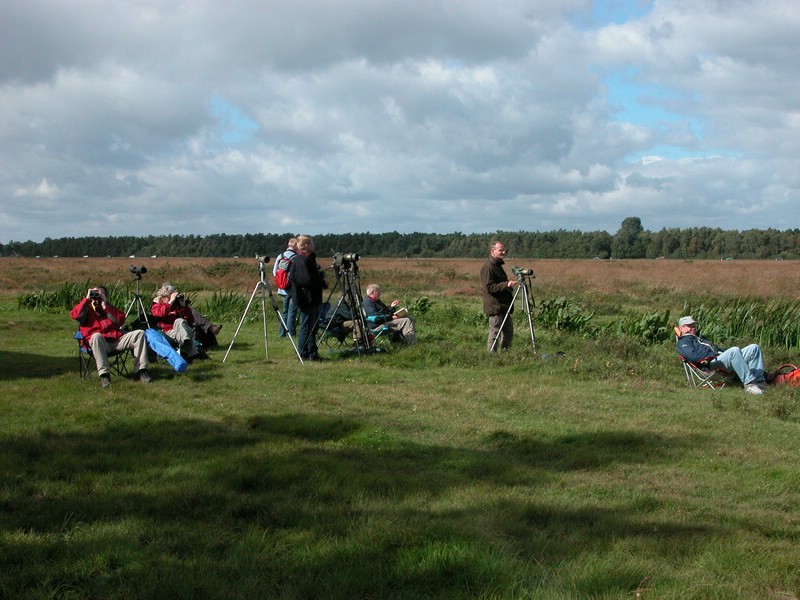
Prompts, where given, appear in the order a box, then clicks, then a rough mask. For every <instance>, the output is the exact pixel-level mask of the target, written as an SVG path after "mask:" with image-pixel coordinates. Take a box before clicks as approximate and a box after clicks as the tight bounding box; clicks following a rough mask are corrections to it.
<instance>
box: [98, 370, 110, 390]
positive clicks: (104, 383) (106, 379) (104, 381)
mask: <svg viewBox="0 0 800 600" xmlns="http://www.w3.org/2000/svg"><path fill="white" fill-rule="evenodd" d="M100 387H101V388H103V389H106V388H107V387H111V375H109V374H108V373H103V374H102V375H100Z"/></svg>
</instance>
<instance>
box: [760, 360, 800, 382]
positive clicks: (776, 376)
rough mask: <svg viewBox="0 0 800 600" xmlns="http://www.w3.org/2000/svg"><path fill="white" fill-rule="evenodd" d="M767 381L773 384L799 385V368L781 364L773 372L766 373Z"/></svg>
mask: <svg viewBox="0 0 800 600" xmlns="http://www.w3.org/2000/svg"><path fill="white" fill-rule="evenodd" d="M767 383H771V384H773V385H790V386H792V387H794V386H797V385H800V369H798V368H797V367H795V366H794V365H790V364H786V365H781V366H780V367H778V369H777V370H776V371H775V372H774V373H770V374H769V375H767Z"/></svg>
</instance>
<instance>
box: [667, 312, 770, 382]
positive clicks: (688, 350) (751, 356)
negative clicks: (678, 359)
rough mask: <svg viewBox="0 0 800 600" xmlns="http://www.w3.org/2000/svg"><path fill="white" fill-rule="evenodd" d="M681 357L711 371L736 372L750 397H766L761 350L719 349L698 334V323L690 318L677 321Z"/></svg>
mask: <svg viewBox="0 0 800 600" xmlns="http://www.w3.org/2000/svg"><path fill="white" fill-rule="evenodd" d="M678 329H679V332H680V335H679V336H678V354H680V355H681V356H682V357H683V358H685V359H686V360H687V361H689V362H691V363H695V364H697V363H704V364H707V365H708V366H709V367H710V368H712V369H723V370H725V371H733V372H734V373H736V375H737V377H739V379H740V380H741V382H742V384H744V391H745V392H747V393H748V394H763V393H764V359H763V358H762V355H761V347H760V346H759V345H758V344H750V345H749V346H745V347H744V348H739V347H738V346H733V347H732V348H728V349H727V350H725V349H723V348H720V347H719V346H717V345H716V344H714V343H713V342H711V341H710V340H708V339H706V338H704V337H703V336H701V335H699V334H698V333H697V322H696V321H695V320H694V318H692V317H690V316H687V317H681V318H680V319H678Z"/></svg>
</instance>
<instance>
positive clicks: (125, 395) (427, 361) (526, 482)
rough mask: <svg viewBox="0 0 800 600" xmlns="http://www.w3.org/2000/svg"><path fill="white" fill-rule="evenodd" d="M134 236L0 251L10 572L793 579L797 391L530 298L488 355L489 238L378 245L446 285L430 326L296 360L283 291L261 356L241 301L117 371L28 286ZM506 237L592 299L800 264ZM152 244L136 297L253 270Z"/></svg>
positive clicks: (86, 580)
mask: <svg viewBox="0 0 800 600" xmlns="http://www.w3.org/2000/svg"><path fill="white" fill-rule="evenodd" d="M131 262H134V260H133V259H69V260H67V259H40V260H34V259H7V260H6V259H4V260H0V284H1V285H2V289H3V292H2V293H0V317H2V318H0V386H1V387H0V389H2V398H3V399H2V401H1V402H0V447H1V448H2V450H1V451H0V457H1V458H0V597H8V598H37V599H39V598H364V599H366V598H370V599H372V598H374V599H377V598H409V599H411V598H414V599H416V598H544V599H550V598H552V599H564V598H772V599H791V598H798V597H800V517H798V513H797V507H798V505H800V467H799V466H798V464H797V456H798V450H800V436H798V428H799V427H800V409H799V408H798V398H799V395H798V392H796V391H795V390H793V389H773V390H770V391H769V392H768V394H767V395H765V396H764V397H754V396H746V395H745V394H743V392H742V391H741V389H737V388H726V389H723V390H719V391H710V390H709V391H704V390H695V389H690V388H688V387H686V385H685V382H684V379H683V373H682V370H681V367H680V364H679V363H678V361H677V359H676V356H675V352H674V348H673V344H672V343H671V341H670V340H669V339H668V338H667V339H665V340H663V342H661V343H656V344H651V343H644V342H642V341H640V340H637V339H633V338H629V337H626V336H614V337H606V338H599V339H598V338H596V337H585V336H582V335H576V334H570V333H567V332H562V331H557V330H554V329H548V328H545V327H542V328H537V331H536V335H537V341H538V343H539V348H540V356H538V357H537V356H536V355H535V354H534V353H533V351H532V349H531V348H530V344H529V343H526V338H525V334H526V331H525V328H524V326H523V324H522V322H521V320H520V319H518V321H517V334H518V337H517V339H516V341H515V348H514V349H513V350H512V351H511V352H508V353H505V354H502V355H499V356H489V355H487V353H486V351H485V323H484V321H483V320H482V318H481V317H480V304H479V301H478V298H477V285H476V278H477V272H478V269H479V268H480V261H467V260H465V261H449V260H439V261H435V260H427V261H426V260H413V261H411V260H409V261H403V260H377V259H367V258H364V259H362V260H361V261H360V265H361V270H362V283H363V284H366V283H369V282H371V281H377V282H379V283H381V284H382V287H383V288H384V291H385V296H387V297H388V298H393V297H395V296H397V297H400V298H402V299H403V300H405V301H408V302H412V301H414V300H415V299H418V298H420V297H427V298H429V299H430V301H431V307H430V310H429V311H428V312H426V313H424V314H423V315H420V316H419V318H418V329H419V337H420V344H419V345H417V346H415V347H412V348H399V349H392V350H391V351H390V352H389V353H386V354H380V355H374V356H369V357H364V358H361V359H360V360H359V359H358V358H354V357H350V356H345V355H341V354H337V353H331V354H329V355H328V356H329V360H326V361H324V362H322V363H314V364H306V365H300V364H299V362H298V361H297V359H296V357H294V355H293V353H292V350H291V347H290V345H289V344H288V341H286V340H279V339H277V336H276V335H275V333H276V329H277V324H276V320H275V318H274V315H272V314H268V317H267V318H268V325H269V332H268V340H267V341H268V352H269V358H268V359H265V356H264V339H263V333H262V330H261V324H260V322H259V321H258V320H256V321H253V322H248V323H245V325H244V326H243V327H242V330H241V332H240V334H239V336H238V338H237V340H236V343H235V345H234V347H233V349H232V351H231V354H230V356H229V358H228V360H227V361H226V362H225V363H223V362H222V356H223V354H224V351H225V350H226V348H227V344H228V343H229V342H230V340H231V335H232V333H233V330H234V328H235V325H236V323H235V322H231V321H226V322H225V323H224V327H223V331H222V334H221V336H220V341H221V343H222V344H223V346H222V347H221V348H218V349H215V350H212V351H211V355H212V360H211V361H205V362H202V363H196V364H194V365H192V366H191V367H190V369H189V371H188V372H187V373H186V374H183V375H180V374H177V373H175V372H173V371H171V370H170V369H169V368H167V367H165V366H163V365H159V366H155V367H154V368H153V370H152V371H153V375H154V378H155V381H154V382H153V384H151V385H149V386H144V385H141V384H138V383H135V382H133V381H127V380H123V379H120V378H115V380H114V383H113V385H112V387H111V388H110V389H109V390H106V391H102V390H100V389H99V386H98V385H97V382H96V381H95V380H93V379H92V380H81V379H80V378H79V377H78V374H77V358H76V353H75V347H74V342H73V340H72V338H71V335H72V333H73V331H74V322H72V321H71V320H70V319H69V317H68V315H66V314H65V313H53V312H39V311H30V310H20V309H19V308H18V307H17V303H16V297H17V295H18V294H20V293H22V292H26V291H31V290H34V289H40V288H42V289H49V288H56V287H58V286H59V285H62V284H64V283H68V282H85V281H90V280H91V281H92V282H95V283H106V284H113V283H115V282H118V281H122V282H124V283H126V284H127V283H128V282H129V281H130V274H129V273H128V272H127V267H128V265H129V264H130V263H131ZM508 262H509V264H520V265H521V266H530V267H532V268H533V269H534V270H535V271H536V275H537V277H536V280H535V285H534V291H535V296H536V298H537V300H540V301H542V300H546V299H549V298H553V297H556V296H567V297H569V298H571V299H572V300H573V301H574V302H576V303H580V304H582V305H584V306H585V307H586V308H587V310H596V311H597V314H598V318H599V319H610V318H613V317H614V316H615V315H619V314H638V313H640V312H641V311H653V310H670V311H671V312H672V314H673V315H674V316H678V313H679V311H680V310H681V308H682V307H683V304H684V302H686V301H687V300H688V301H691V303H695V304H699V303H710V302H714V301H716V299H729V298H738V297H756V298H776V299H785V300H797V289H798V283H800V272H799V271H798V268H797V263H793V262H789V261H784V262H756V261H752V262H745V261H719V262H703V261H695V262H676V261H531V260H522V259H520V260H515V259H509V261H508ZM135 264H137V265H138V264H145V265H147V268H148V269H149V272H148V273H147V274H146V275H145V278H144V280H143V295H144V296H145V298H149V296H150V294H151V292H152V291H153V290H154V289H155V288H156V287H158V285H160V284H161V283H162V282H163V281H166V280H170V281H173V282H176V283H178V284H179V285H180V286H181V287H182V288H183V289H186V290H193V291H194V293H196V294H198V295H200V296H203V295H208V294H210V293H212V292H213V291H215V290H219V289H230V290H235V291H237V292H240V293H242V294H247V295H249V293H250V292H251V291H252V287H253V285H254V284H255V282H256V281H257V280H258V270H257V264H256V263H255V262H254V261H253V260H233V259H231V260H210V259H200V260H195V259H142V260H139V259H137V260H136V261H135ZM76 301H77V298H76ZM742 341H743V342H747V341H749V340H742ZM765 351H766V354H767V358H768V360H769V361H770V364H772V365H773V366H777V364H775V362H776V361H779V362H783V361H784V360H787V359H790V358H792V352H791V351H789V350H786V349H777V348H775V349H773V348H766V349H765ZM557 352H563V356H561V355H556V353H557ZM795 360H797V359H795Z"/></svg>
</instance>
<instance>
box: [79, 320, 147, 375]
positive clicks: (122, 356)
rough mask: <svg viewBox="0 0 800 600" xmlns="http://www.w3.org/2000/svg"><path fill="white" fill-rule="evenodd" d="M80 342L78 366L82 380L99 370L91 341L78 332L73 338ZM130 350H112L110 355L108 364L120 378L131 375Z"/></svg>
mask: <svg viewBox="0 0 800 600" xmlns="http://www.w3.org/2000/svg"><path fill="white" fill-rule="evenodd" d="M72 337H73V338H74V339H75V340H77V342H78V364H79V369H80V374H81V379H85V378H87V377H89V375H91V374H92V373H93V372H94V371H95V370H97V363H96V362H95V360H94V352H92V347H91V346H90V345H89V340H87V339H85V338H84V337H83V334H82V333H81V332H80V331H76V332H75V335H74V336H72ZM132 355H133V353H132V352H131V350H130V348H125V349H124V350H112V351H111V352H109V353H108V362H109V365H110V366H111V370H112V371H113V372H114V373H116V374H117V375H119V376H120V377H127V376H128V375H130V371H129V370H128V364H127V363H128V357H129V356H132Z"/></svg>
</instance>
